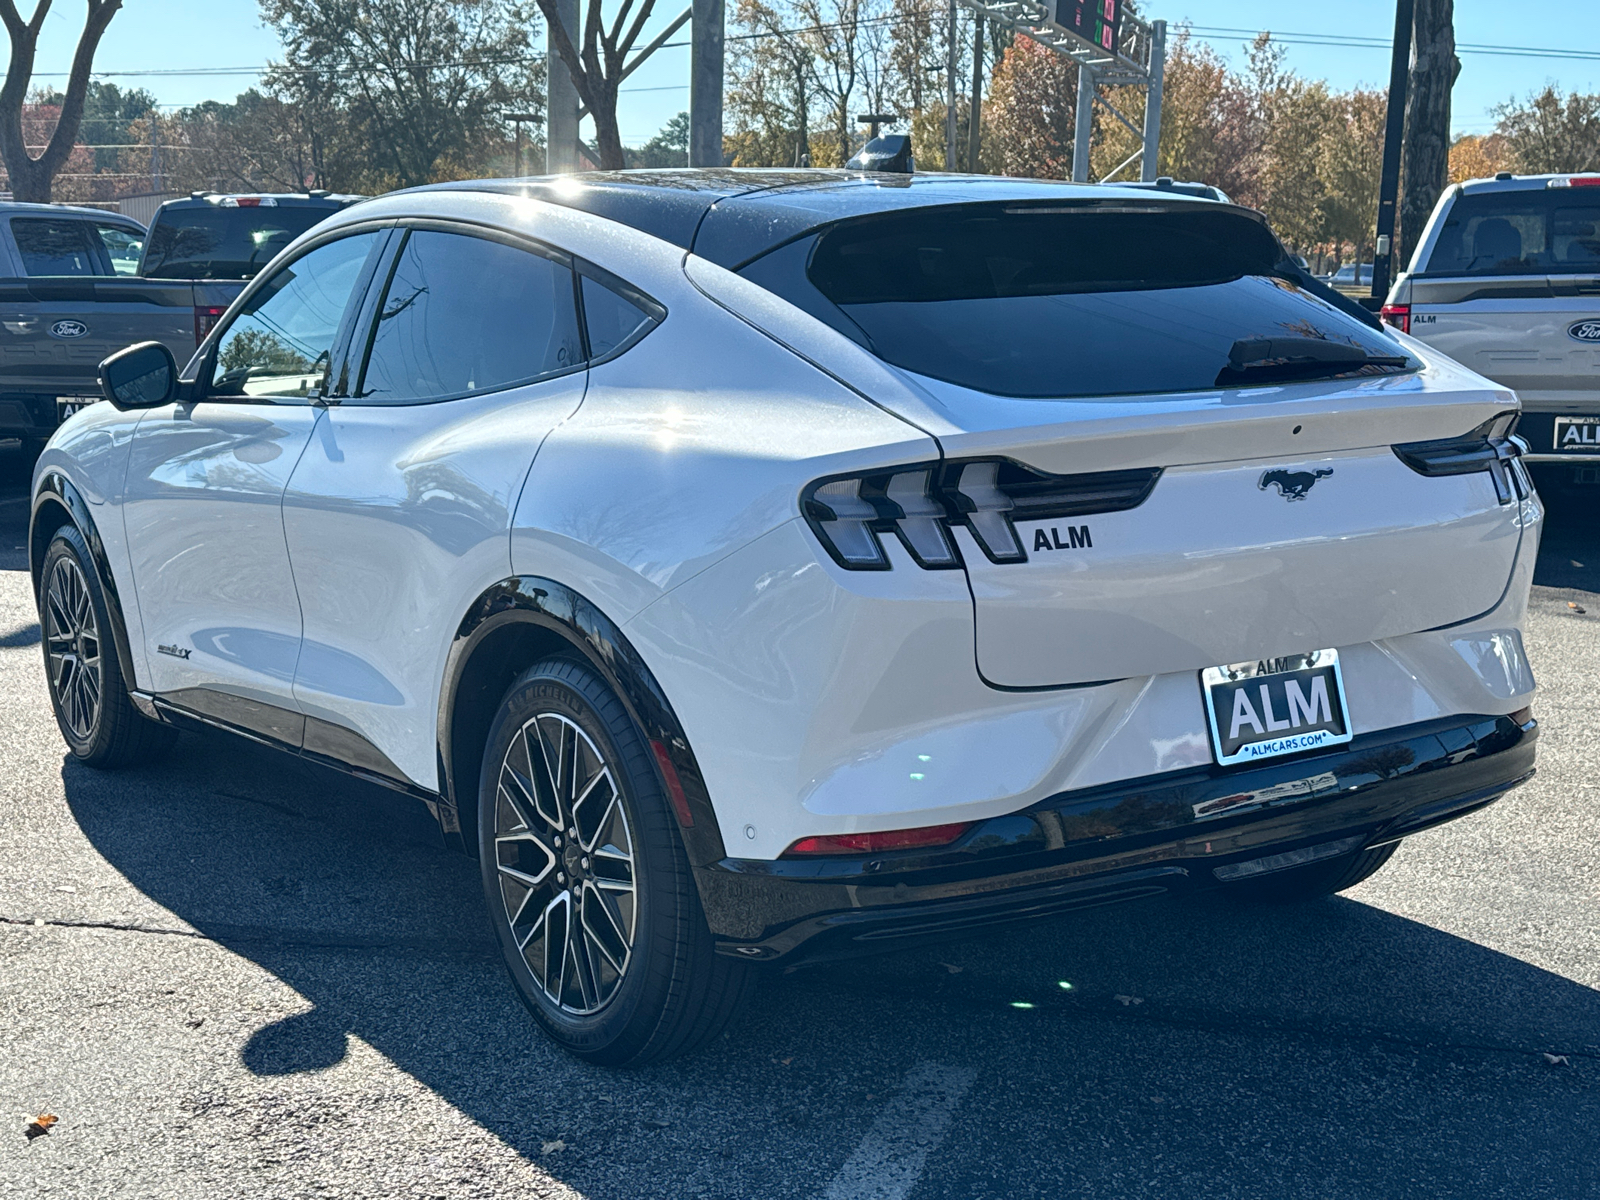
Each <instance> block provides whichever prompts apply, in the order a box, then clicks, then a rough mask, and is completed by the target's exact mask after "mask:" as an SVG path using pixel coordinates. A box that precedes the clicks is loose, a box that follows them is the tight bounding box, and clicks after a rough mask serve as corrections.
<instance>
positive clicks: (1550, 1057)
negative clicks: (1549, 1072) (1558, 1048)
mask: <svg viewBox="0 0 1600 1200" xmlns="http://www.w3.org/2000/svg"><path fill="white" fill-rule="evenodd" d="M1544 1060H1545V1062H1547V1063H1549V1064H1550V1065H1551V1066H1552V1067H1570V1066H1571V1065H1572V1064H1571V1063H1570V1062H1568V1061H1567V1056H1566V1055H1565V1054H1551V1053H1550V1051H1548V1050H1546V1051H1545V1052H1544Z"/></svg>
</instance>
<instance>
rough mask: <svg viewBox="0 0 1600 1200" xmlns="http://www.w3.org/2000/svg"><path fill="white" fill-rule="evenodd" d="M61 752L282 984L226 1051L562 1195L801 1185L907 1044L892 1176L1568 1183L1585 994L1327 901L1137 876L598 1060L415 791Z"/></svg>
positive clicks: (836, 968)
mask: <svg viewBox="0 0 1600 1200" xmlns="http://www.w3.org/2000/svg"><path fill="white" fill-rule="evenodd" d="M63 780H64V783H65V788H66V796H67V799H68V802H69V804H70V806H71V809H72V812H73V814H74V816H75V818H76V820H77V822H78V824H79V825H80V827H81V828H82V830H83V831H84V833H85V834H86V835H87V837H88V839H89V840H90V841H91V842H92V844H93V846H94V847H95V849H96V850H97V851H98V852H99V853H100V854H102V855H103V856H104V857H105V858H106V859H107V860H108V861H109V863H110V864H111V865H112V866H113V867H114V868H115V869H116V870H118V871H119V872H121V873H122V874H123V875H124V876H125V877H126V878H127V879H128V880H129V881H130V882H131V883H132V884H133V886H135V887H136V888H138V889H139V890H140V891H141V892H143V893H144V894H145V895H147V896H148V897H150V898H151V899H152V900H154V901H155V902H156V903H157V904H159V905H161V906H162V907H163V908H165V909H166V910H168V911H169V912H170V913H172V914H173V915H174V916H176V917H177V918H178V919H179V920H181V921H183V922H186V923H188V924H189V925H191V926H193V927H194V928H195V929H196V930H198V931H200V932H201V933H203V934H204V935H206V936H207V937H209V938H211V939H213V940H215V941H216V942H218V943H220V944H221V945H222V946H224V947H226V948H227V949H229V950H230V951H233V952H234V953H236V954H238V955H241V956H244V957H246V958H248V959H250V960H252V961H254V962H255V963H257V964H259V965H260V966H261V967H262V968H264V969H265V970H266V971H268V972H270V973H271V974H272V975H274V976H276V977H277V978H278V979H279V980H281V981H282V982H283V983H285V984H287V985H288V986H289V987H291V988H293V989H294V990H295V991H296V992H298V993H299V994H300V995H301V996H303V997H304V998H305V1000H306V1001H307V1002H309V1004H310V1006H311V1007H310V1008H309V1009H308V1010H307V1011H305V1012H303V1013H301V1014H300V1015H296V1016H291V1017H288V1018H286V1019H284V1020H281V1021H277V1022H275V1023H272V1024H269V1025H267V1026H266V1027H264V1028H261V1029H258V1030H256V1031H255V1032H254V1033H253V1034H251V1035H250V1036H249V1037H248V1039H247V1040H246V1041H244V1042H243V1044H242V1045H240V1046H239V1048H238V1054H239V1056H240V1059H241V1061H242V1063H243V1065H244V1066H245V1067H246V1068H247V1069H248V1070H250V1071H251V1072H253V1073H254V1074H256V1075H258V1076H263V1077H271V1076H283V1075H292V1074H296V1073H300V1072H309V1071H317V1070H322V1069H325V1068H327V1067H330V1066H333V1065H335V1064H337V1063H338V1062H340V1061H341V1060H342V1059H343V1058H344V1057H345V1055H346V1052H347V1038H348V1037H350V1036H354V1037H357V1038H360V1039H361V1040H362V1041H364V1042H366V1043H368V1044H369V1045H371V1046H372V1047H374V1048H375V1049H376V1050H378V1051H379V1052H380V1053H382V1054H383V1055H384V1056H386V1057H387V1058H388V1059H389V1060H390V1061H392V1062H393V1063H394V1064H396V1065H397V1066H398V1067H400V1068H401V1069H403V1070H404V1071H406V1072H407V1073H409V1074H410V1075H412V1076H413V1077H414V1078H416V1079H417V1080H419V1081H420V1082H421V1083H422V1084H424V1085H426V1086H427V1087H428V1088H430V1089H432V1090H433V1091H434V1092H435V1093H437V1094H438V1095H439V1096H441V1097H443V1098H444V1099H445V1100H446V1101H448V1102H449V1103H450V1104H451V1105H453V1106H455V1107H456V1108H457V1109H458V1110H460V1111H461V1112H462V1113H464V1114H466V1115H467V1116H468V1117H470V1118H471V1119H473V1120H474V1121H476V1122H478V1123H480V1124H481V1125H483V1126H484V1127H486V1128H488V1129H489V1130H491V1131H492V1132H493V1133H494V1134H496V1135H497V1136H498V1137H499V1138H501V1139H502V1140H503V1141H504V1142H506V1143H507V1144H508V1145H509V1146H511V1147H512V1148H513V1149H515V1150H516V1151H517V1152H518V1153H520V1154H521V1155H522V1156H524V1157H525V1158H526V1159H528V1160H529V1161H531V1162H534V1163H537V1164H538V1166H539V1168H540V1169H541V1170H543V1171H545V1172H548V1173H549V1174H551V1175H553V1176H555V1177H556V1178H558V1179H560V1180H562V1181H563V1182H565V1183H567V1184H568V1185H570V1186H571V1187H573V1188H575V1189H577V1190H578V1191H579V1192H581V1193H582V1194H584V1195H586V1196H590V1197H596V1198H600V1197H604V1198H607V1200H610V1198H618V1200H620V1198H622V1197H632V1196H641V1195H652V1196H653V1195H660V1196H668V1195H707V1196H729V1197H734V1196H740V1197H743V1196H757V1195H759V1196H788V1195H794V1196H802V1195H818V1194H821V1193H822V1192H824V1191H825V1190H826V1188H827V1182H828V1180H829V1179H830V1178H831V1177H832V1176H833V1175H834V1173H835V1172H836V1171H838V1169H839V1167H840V1165H841V1163H843V1162H844V1160H845V1158H846V1157H847V1156H848V1155H849V1154H850V1153H851V1150H852V1149H853V1148H854V1147H855V1146H856V1145H857V1144H858V1143H860V1142H861V1139H862V1138H863V1137H864V1136H866V1135H867V1133H868V1131H869V1130H870V1129H871V1128H872V1125H873V1121H874V1119H875V1116H876V1115H877V1114H878V1113H879V1112H880V1111H881V1110H882V1107H883V1104H884V1102H885V1100H886V1099H887V1098H889V1097H890V1096H891V1095H892V1094H893V1093H894V1091H895V1089H896V1088H897V1087H898V1086H899V1081H900V1080H902V1079H904V1078H905V1077H906V1076H907V1074H908V1072H911V1071H913V1070H914V1069H916V1068H918V1067H920V1066H923V1065H925V1064H928V1063H944V1064H952V1065H955V1066H959V1067H961V1068H967V1069H971V1070H973V1071H975V1072H976V1078H977V1080H978V1082H977V1083H976V1084H975V1085H974V1086H973V1089H972V1091H971V1092H970V1093H969V1094H968V1096H967V1098H966V1100H965V1101H964V1102H963V1104H962V1107H961V1108H960V1109H959V1111H958V1112H957V1113H956V1115H955V1117H954V1120H953V1124H952V1126H951V1132H950V1135H949V1136H948V1137H947V1138H945V1140H944V1142H943V1145H942V1147H940V1148H938V1149H937V1152H936V1153H934V1154H933V1155H932V1157H930V1158H929V1160H928V1163H927V1165H926V1168H925V1171H924V1174H923V1177H922V1182H921V1184H920V1185H919V1186H918V1188H917V1190H916V1193H915V1194H916V1196H917V1197H919V1198H923V1197H929V1196H945V1195H949V1196H952V1197H956V1196H960V1197H971V1196H982V1195H1067V1194H1085V1195H1118V1194H1120V1195H1129V1194H1150V1195H1163V1194H1164V1195H1173V1194H1179V1193H1180V1192H1186V1193H1188V1194H1195V1195H1204V1194H1227V1195H1245V1194H1249V1195H1273V1196H1294V1195H1302V1194H1303V1195H1316V1196H1334V1195H1340V1196H1343V1195H1351V1196H1357V1195H1366V1196H1372V1195H1393V1194H1399V1193H1396V1192H1394V1191H1392V1190H1390V1186H1391V1185H1392V1183H1393V1178H1394V1172H1395V1171H1397V1170H1404V1171H1405V1172H1407V1178H1413V1179H1426V1180H1428V1181H1429V1182H1428V1186H1427V1187H1426V1188H1424V1189H1419V1190H1412V1191H1410V1192H1409V1193H1408V1194H1439V1195H1461V1194H1473V1195H1488V1194H1509V1193H1510V1192H1513V1191H1514V1192H1517V1193H1518V1194H1521V1195H1542V1194H1551V1195H1578V1194H1580V1190H1581V1189H1583V1188H1587V1187H1589V1186H1591V1185H1593V1184H1595V1183H1596V1177H1595V1175H1594V1174H1593V1172H1594V1170H1595V1168H1594V1166H1593V1165H1592V1164H1590V1163H1585V1162H1582V1161H1578V1162H1576V1163H1574V1162H1573V1161H1572V1160H1574V1159H1575V1158H1576V1159H1579V1160H1582V1159H1587V1158H1589V1157H1591V1156H1590V1155H1589V1154H1588V1152H1587V1151H1585V1150H1583V1149H1582V1147H1584V1146H1592V1143H1593V1134H1594V1131H1595V1130H1596V1129H1597V1128H1600V1090H1597V1089H1596V1088H1595V1086H1594V1084H1593V1077H1594V1075H1595V1073H1596V1071H1597V1070H1600V992H1597V991H1595V990H1594V989H1592V988H1589V987H1585V986H1582V985H1581V984H1579V983H1577V982H1574V981H1572V980H1569V979H1566V978H1564V977H1562V976H1560V975H1557V974H1553V973H1551V972H1548V971H1544V970H1541V969H1539V968H1537V967H1535V966H1532V965H1530V964H1529V963H1526V962H1523V961H1521V960H1519V959H1516V958H1514V957H1510V956H1508V955H1505V954H1502V953H1499V952H1496V951H1494V950H1491V949H1488V948H1486V947H1484V946H1481V945H1478V944H1476V943H1474V942H1471V941H1468V940H1464V939H1462V938H1458V937H1455V936H1452V935H1450V934H1448V933H1445V932H1441V931H1440V930H1438V929H1435V928H1433V927H1431V926H1429V925H1426V924H1422V923H1419V922H1415V921H1411V920H1408V919H1405V918H1402V917H1398V916H1395V915H1392V914H1390V913H1387V912H1384V911H1382V910H1380V909H1377V908H1374V907H1371V906H1369V905H1366V904H1363V903H1359V902H1357V901H1354V900H1350V899H1345V898H1335V899H1329V900H1326V901H1322V902H1316V903H1311V904H1306V905H1301V906H1294V907H1283V908H1248V907H1245V906H1242V905H1238V904H1235V903H1232V902H1230V901H1228V900H1226V899H1224V898H1208V897H1200V898H1194V899H1190V900H1187V901H1175V900H1158V901H1151V902H1144V903H1142V904H1138V905H1133V906H1127V907H1123V908H1117V909H1104V910H1095V911H1090V912H1084V913H1080V914H1076V915H1072V916H1067V917H1061V918H1057V919H1053V920H1051V921H1048V922H1039V923H1035V924H1030V925H1027V926H1021V927H1006V928H1002V929H997V930H992V931H988V932H986V933H984V934H983V935H982V936H981V938H978V939H975V940H971V941H966V942H960V943H954V944H946V945H938V946H930V947H923V948H919V949H914V950H908V951H904V952H901V953H898V954H895V955H892V956H888V957H883V958H877V959H870V960H862V961H857V962H853V963H848V964H843V965H833V966H825V967H818V968H810V969H803V970H799V971H794V972H791V973H774V974H772V975H770V976H769V977H767V978H766V979H765V980H764V982H763V984H762V986H761V988H760V989H759V990H758V993H757V996H756V999H755V1000H754V1002H753V1003H752V1005H751V1008H750V1010H749V1011H748V1012H747V1013H746V1014H745V1016H744V1017H743V1018H741V1019H740V1020H739V1021H738V1023H737V1024H736V1025H735V1026H734V1027H733V1028H732V1029H730V1030H729V1032H728V1033H727V1034H726V1035H725V1036H724V1037H723V1038H722V1039H720V1040H719V1041H718V1042H717V1043H716V1044H715V1045H713V1046H712V1047H711V1048H710V1049H708V1050H707V1051H705V1052H702V1053H701V1054H699V1055H697V1056H694V1057H691V1058H689V1059H685V1060H680V1061H676V1062H671V1063H666V1064H662V1065H659V1066H656V1067H652V1068H648V1069H644V1070H638V1071H631V1072H615V1071H607V1070H603V1069H599V1068H594V1067H589V1066H587V1065H584V1064H581V1063H577V1062H575V1061H573V1060H571V1059H569V1058H567V1057H565V1056H564V1055H562V1054H561V1053H559V1052H558V1051H556V1050H554V1049H553V1048H552V1047H551V1046H550V1045H549V1044H548V1043H546V1042H545V1041H544V1040H543V1039H542V1037H541V1036H540V1034H539V1032H538V1030H537V1029H536V1027H535V1026H534V1024H533V1022H532V1020H531V1018H529V1016H528V1015H527V1014H526V1013H525V1011H524V1010H523V1009H522V1008H521V1006H520V1005H519V1003H518V1001H517V1000H516V998H515V997H514V995H513V993H512V991H511V988H510V985H509V983H508V982H507V980H506V979H505V977H504V975H503V973H502V970H501V968H500V965H499V963H498V961H497V958H496V954H495V950H494V945H493V942H492V941H491V936H490V932H489V930H488V927H487V924H486V921H485V919H484V917H483V915H482V900H481V896H480V892H479V884H478V879H477V872H476V868H475V865H474V864H473V863H472V862H471V861H469V860H468V859H467V858H465V857H463V856H461V855H458V854H455V853H453V852H450V851H447V850H445V849H444V848H443V847H442V846H441V845H440V843H439V839H438V835H437V833H436V832H435V831H434V830H433V828H432V825H431V821H430V820H429V818H428V817H427V815H426V813H425V812H424V811H423V810H422V808H421V807H420V805H415V804H414V803H413V802H410V801H407V800H405V799H403V798H400V797H397V796H395V795H394V794H393V793H389V792H386V791H384V790H382V789H379V788H376V787H371V786H368V785H364V784H360V783H357V782H353V781H348V780H345V779H343V778H342V777H339V776H334V775H331V774H327V773H324V772H323V771H322V770H321V769H320V768H313V767H310V766H307V765H305V764H302V763H300V762H299V761H298V760H295V759H292V758H290V757H288V756H283V755H279V754H276V753H274V752H272V751H269V750H265V749H261V748H258V747H255V746H251V745H245V744H240V743H236V742H233V741H229V740H226V739H224V738H221V737H219V736H204V735H191V734H185V735H184V736H183V738H182V739H181V741H180V743H179V745H178V749H177V751H176V752H175V753H174V754H173V756H172V757H171V758H170V759H169V760H167V761H166V762H164V763H162V764H160V765H157V766H152V767H147V768H142V769H139V770H136V771H129V772H124V773H121V774H115V775H109V774H98V773H96V772H94V771H90V770H87V769H84V768H82V767H80V766H78V765H77V764H75V763H72V762H67V763H66V764H65V765H64V766H63ZM1403 855H1404V851H1402V860H1401V861H1403ZM1546 1052H1549V1053H1551V1054H1555V1055H1563V1056H1566V1061H1565V1062H1564V1063H1551V1062H1550V1061H1549V1060H1547V1059H1546V1058H1545V1057H1544V1055H1545V1053H1546ZM557 1143H559V1147H558V1148H557V1149H554V1150H552V1149H551V1147H552V1146H554V1145H556V1144H557ZM1252 1147H1253V1148H1254V1149H1252ZM1157 1150H1159V1152H1156V1151H1157ZM404 1152H405V1151H404V1149H403V1148H400V1147H397V1148H396V1153H397V1154H398V1153H404ZM1552 1171H1554V1172H1557V1173H1556V1174H1555V1175H1552V1174H1551V1172H1552ZM1574 1172H1576V1173H1577V1174H1574ZM1119 1179H1121V1180H1138V1181H1140V1186H1139V1187H1134V1186H1132V1185H1131V1184H1128V1185H1127V1186H1122V1185H1119V1184H1117V1183H1116V1182H1115V1181H1116V1180H1119ZM1553 1181H1559V1184H1560V1185H1559V1186H1554V1182H1553ZM1585 1181H1587V1182H1585ZM1575 1187H1576V1188H1578V1189H1579V1190H1574V1188H1575ZM1552 1188H1553V1190H1551V1189H1552ZM852 1194H853V1193H852ZM862 1194H865V1193H862ZM895 1194H904V1193H895ZM1584 1194H1589V1193H1588V1192H1584Z"/></svg>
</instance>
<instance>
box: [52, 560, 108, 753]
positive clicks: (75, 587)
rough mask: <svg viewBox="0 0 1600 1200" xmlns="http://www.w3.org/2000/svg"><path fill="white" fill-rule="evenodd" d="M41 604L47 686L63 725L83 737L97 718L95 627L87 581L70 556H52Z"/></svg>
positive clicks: (99, 683) (98, 684)
mask: <svg viewBox="0 0 1600 1200" xmlns="http://www.w3.org/2000/svg"><path fill="white" fill-rule="evenodd" d="M44 609H45V612H44V617H45V652H46V654H47V656H48V661H49V664H50V688H51V690H52V691H53V692H54V693H55V698H56V703H57V704H58V705H59V706H60V709H61V717H62V720H63V721H64V722H65V723H66V726H67V728H68V729H70V730H71V731H72V733H73V736H75V737H77V738H79V739H82V740H87V739H88V738H89V737H90V735H92V734H93V733H94V729H95V725H96V723H97V722H98V720H99V718H100V694H101V690H102V684H103V672H102V668H101V661H100V630H99V626H98V625H97V624H96V623H95V619H94V605H93V603H92V602H91V601H90V599H89V584H88V581H87V580H86V579H84V577H83V571H82V570H81V569H80V568H79V566H78V564H77V563H75V562H73V561H72V559H70V558H58V559H56V562H55V566H54V567H53V568H52V570H51V572H50V580H49V583H48V584H47V585H46V588H45V605H44Z"/></svg>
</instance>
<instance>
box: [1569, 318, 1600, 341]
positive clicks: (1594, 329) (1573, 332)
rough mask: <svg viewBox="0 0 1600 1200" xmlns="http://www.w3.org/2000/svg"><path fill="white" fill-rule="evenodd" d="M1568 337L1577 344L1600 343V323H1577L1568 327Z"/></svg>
mask: <svg viewBox="0 0 1600 1200" xmlns="http://www.w3.org/2000/svg"><path fill="white" fill-rule="evenodd" d="M1567 336H1568V337H1569V338H1571V339H1572V340H1573V341H1577V342H1600V321H1576V322H1574V323H1573V324H1571V325H1568V326H1567Z"/></svg>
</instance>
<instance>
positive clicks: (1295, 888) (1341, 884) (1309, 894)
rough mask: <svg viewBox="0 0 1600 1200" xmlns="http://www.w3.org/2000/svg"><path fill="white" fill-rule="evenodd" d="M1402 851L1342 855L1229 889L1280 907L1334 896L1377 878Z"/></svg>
mask: <svg viewBox="0 0 1600 1200" xmlns="http://www.w3.org/2000/svg"><path fill="white" fill-rule="evenodd" d="M1399 848H1400V843H1399V842H1390V843H1389V844H1388V845H1387V846H1375V847H1373V848H1372V849H1370V850H1357V851H1356V852H1355V853H1354V854H1341V855H1340V856H1339V857H1338V858H1330V859H1328V860H1327V861H1326V862H1318V863H1308V864H1307V865H1305V866H1303V867H1290V868H1289V869H1288V870H1287V871H1274V872H1273V873H1272V874H1270V875H1264V876H1262V877H1261V878H1259V879H1249V880H1244V881H1242V882H1239V883H1231V884H1228V885H1227V889H1228V891H1229V892H1230V893H1231V894H1232V895H1235V896H1238V897H1240V898H1241V899H1245V900H1258V901H1264V902H1266V903H1276V904H1292V903H1295V902H1297V901H1301V900H1314V899H1316V898H1317V897H1319V896H1331V895H1333V894H1334V893H1335V892H1342V891H1344V890H1345V889H1346V888H1353V887H1355V885H1356V884H1358V883H1360V882H1361V881H1362V880H1364V879H1369V878H1371V877H1372V876H1373V875H1376V874H1377V873H1378V872H1379V871H1380V870H1382V869H1383V866H1384V864H1385V863H1387V862H1388V861H1389V860H1390V859H1391V858H1393V857H1394V852H1395V851H1396V850H1398V849H1399Z"/></svg>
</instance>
